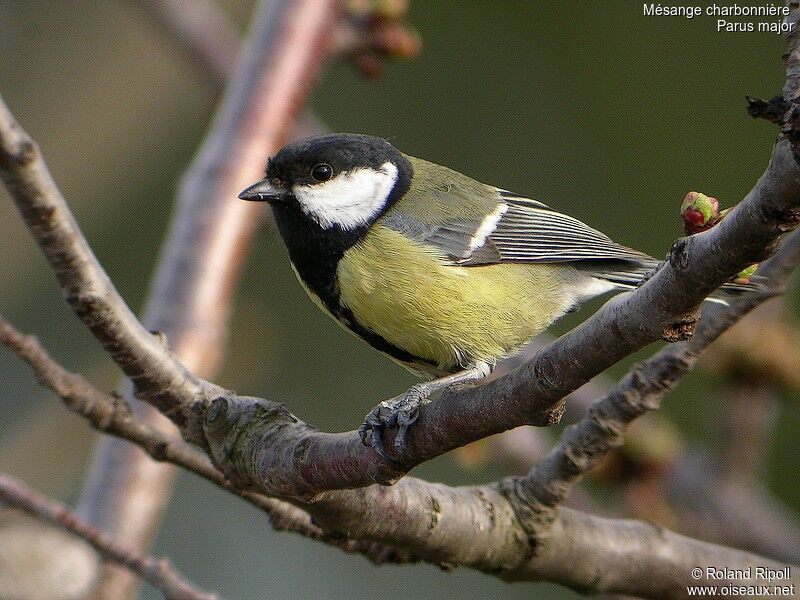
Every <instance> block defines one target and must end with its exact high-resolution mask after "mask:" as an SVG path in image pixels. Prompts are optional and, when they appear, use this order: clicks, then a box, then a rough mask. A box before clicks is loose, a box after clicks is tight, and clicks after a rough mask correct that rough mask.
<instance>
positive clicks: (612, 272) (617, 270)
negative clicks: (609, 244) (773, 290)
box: [587, 259, 759, 305]
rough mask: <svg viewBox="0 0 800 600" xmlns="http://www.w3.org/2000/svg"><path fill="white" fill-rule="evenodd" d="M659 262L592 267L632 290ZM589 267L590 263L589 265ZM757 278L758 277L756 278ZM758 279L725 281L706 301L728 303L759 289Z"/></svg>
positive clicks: (601, 276)
mask: <svg viewBox="0 0 800 600" xmlns="http://www.w3.org/2000/svg"><path fill="white" fill-rule="evenodd" d="M659 264H660V263H659V262H658V261H657V260H655V259H653V260H652V262H650V261H642V262H636V263H634V262H627V261H626V262H614V263H611V262H608V263H601V264H594V265H592V267H591V269H590V270H591V271H592V275H593V276H594V277H597V278H598V279H602V280H604V281H607V282H609V283H611V284H613V285H614V286H615V287H616V288H618V289H620V290H632V289H634V288H636V287H638V286H640V285H641V284H642V283H643V282H644V281H645V280H646V279H647V278H648V277H650V276H651V275H652V274H653V273H655V270H656V268H657V267H658V266H659ZM587 268H589V265H587ZM754 279H756V278H754ZM758 287H759V284H758V283H757V281H754V282H748V283H734V282H728V283H723V284H722V285H721V286H720V287H719V288H718V289H717V290H716V291H714V292H713V293H712V294H711V295H710V296H709V297H708V298H706V301H708V302H718V303H720V304H726V305H727V304H728V301H729V300H731V299H732V298H735V297H736V296H740V295H741V294H744V293H747V292H750V291H753V290H755V289H758Z"/></svg>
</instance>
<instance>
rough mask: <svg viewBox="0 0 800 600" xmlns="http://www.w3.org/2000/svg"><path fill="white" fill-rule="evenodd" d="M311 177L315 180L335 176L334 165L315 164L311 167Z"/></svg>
mask: <svg viewBox="0 0 800 600" xmlns="http://www.w3.org/2000/svg"><path fill="white" fill-rule="evenodd" d="M311 177H312V178H313V179H314V181H328V179H330V178H331V177H333V167H331V166H330V165H329V164H328V163H319V164H318V165H314V168H313V169H311Z"/></svg>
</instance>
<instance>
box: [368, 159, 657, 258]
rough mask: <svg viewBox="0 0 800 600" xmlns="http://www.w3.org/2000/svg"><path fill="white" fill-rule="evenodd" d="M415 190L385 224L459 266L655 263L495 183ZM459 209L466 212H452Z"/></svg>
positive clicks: (646, 256) (585, 226)
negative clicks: (454, 205) (454, 216)
mask: <svg viewBox="0 0 800 600" xmlns="http://www.w3.org/2000/svg"><path fill="white" fill-rule="evenodd" d="M458 175H460V174H458ZM461 177H463V175H461ZM472 183H477V182H472ZM478 186H480V187H478ZM462 190H463V191H462ZM412 194H413V197H412V198H411V199H410V200H411V202H410V203H406V202H404V203H401V205H400V206H404V208H400V206H398V207H397V208H395V209H392V210H391V211H390V212H389V213H387V215H386V216H385V217H384V222H385V223H386V224H387V225H388V226H389V227H392V228H393V229H397V230H398V231H401V232H403V233H404V234H405V235H408V236H409V237H411V238H413V239H416V240H418V241H421V242H424V243H426V244H430V245H432V246H434V247H435V248H437V249H438V250H440V251H441V252H442V253H443V254H444V255H446V256H447V257H448V258H449V259H450V260H452V261H453V263H454V264H458V265H463V266H472V265H486V264H495V263H501V262H526V263H556V262H583V261H592V262H595V261H609V260H611V261H616V260H623V261H630V262H634V263H639V264H642V265H649V266H652V265H653V264H655V260H654V259H653V258H652V257H650V256H648V255H647V254H644V253H642V252H638V251H636V250H633V249H632V248H627V247H626V246H623V245H621V244H617V243H616V242H614V241H613V240H611V239H610V238H609V237H608V236H606V235H605V234H603V233H601V232H599V231H597V230H596V229H592V228H591V227H589V226H588V225H586V224H584V223H582V222H581V221H579V220H578V219H575V218H573V217H570V216H569V215H565V214H562V213H559V212H556V211H555V210H553V209H551V208H550V207H548V206H547V205H546V204H543V203H541V202H537V201H536V200H531V199H529V198H524V197H522V196H518V195H516V194H513V193H511V192H507V191H504V190H499V189H497V188H493V187H491V186H484V185H483V184H477V186H475V185H471V186H470V188H469V189H464V186H461V185H456V186H453V187H452V188H448V189H447V190H446V191H441V190H438V191H437V190H413V191H412ZM476 195H477V196H479V197H476ZM444 202H448V203H455V202H458V203H459V209H458V210H457V211H454V210H446V209H445V208H444V206H443V203H444ZM437 206H438V207H439V208H436V207H437ZM421 207H424V208H421ZM465 207H466V208H465ZM454 212H457V213H458V214H461V215H464V216H463V217H460V218H459V219H452V218H449V217H448V216H447V215H452V214H453V213H454Z"/></svg>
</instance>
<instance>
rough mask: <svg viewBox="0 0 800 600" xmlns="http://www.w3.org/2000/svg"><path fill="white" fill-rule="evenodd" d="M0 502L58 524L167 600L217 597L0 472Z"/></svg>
mask: <svg viewBox="0 0 800 600" xmlns="http://www.w3.org/2000/svg"><path fill="white" fill-rule="evenodd" d="M0 503H2V504H5V505H7V506H11V507H13V508H16V509H19V510H21V511H23V512H25V513H27V514H29V515H31V516H32V517H35V518H37V519H40V520H42V521H44V522H46V523H50V524H51V525H54V526H56V527H60V528H62V529H65V530H66V531H69V532H71V533H73V534H74V535H76V536H78V537H80V538H81V539H83V540H85V541H86V542H88V543H89V544H90V545H91V546H92V547H93V548H94V549H95V550H96V551H97V552H98V553H99V554H100V556H102V558H103V559H104V560H106V561H109V562H112V563H115V564H117V565H120V566H123V567H125V568H126V569H129V570H130V571H131V572H133V573H136V574H137V575H138V576H139V577H141V578H142V579H144V580H145V581H147V582H148V583H150V584H151V585H152V586H154V587H155V588H157V589H158V590H160V591H161V592H162V593H163V594H164V598H167V599H169V600H217V598H218V597H217V596H216V594H209V593H206V592H203V591H200V590H199V589H197V588H196V587H195V586H194V585H192V584H191V583H190V582H188V581H187V580H186V579H185V578H184V577H183V576H182V575H180V574H179V573H178V572H177V571H176V570H175V568H174V567H173V566H172V565H171V564H170V563H169V561H167V560H164V559H161V560H156V559H155V558H152V557H150V556H147V555H144V554H140V553H139V552H138V551H137V550H135V549H133V548H128V547H126V546H123V545H121V544H119V543H118V542H117V541H116V540H114V539H113V538H111V537H110V536H108V535H106V534H105V533H103V532H102V531H100V530H99V529H97V528H95V527H93V526H92V525H91V524H89V523H87V522H86V521H83V520H82V519H80V518H79V517H78V516H77V515H76V514H75V513H73V512H72V511H70V510H69V509H68V508H67V507H65V506H63V505H61V504H59V503H57V502H55V501H53V500H51V499H49V498H46V497H45V496H42V495H41V494H39V493H37V492H35V491H34V490H32V489H30V488H28V487H27V486H25V485H23V484H22V483H21V482H19V481H17V480H15V479H14V478H12V477H10V476H9V475H6V474H4V473H0Z"/></svg>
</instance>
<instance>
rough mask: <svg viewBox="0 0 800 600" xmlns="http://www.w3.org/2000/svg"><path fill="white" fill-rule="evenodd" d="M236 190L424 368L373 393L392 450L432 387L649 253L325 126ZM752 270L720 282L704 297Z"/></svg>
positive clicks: (327, 295)
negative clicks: (391, 390)
mask: <svg viewBox="0 0 800 600" xmlns="http://www.w3.org/2000/svg"><path fill="white" fill-rule="evenodd" d="M239 198H241V199H243V200H250V201H263V202H267V203H269V204H270V206H271V208H272V212H273V215H274V221H275V223H276V225H277V228H278V230H279V232H280V235H281V237H282V239H283V241H284V243H285V245H286V247H287V249H288V254H289V259H290V262H291V265H292V268H293V269H294V272H295V274H296V275H297V278H298V279H299V281H300V283H301V284H302V285H303V287H304V288H305V290H306V292H307V293H308V295H309V296H310V297H311V299H312V300H313V301H314V302H315V303H316V304H317V306H319V307H320V308H321V309H322V310H323V311H324V312H326V313H327V314H329V315H330V316H332V317H333V318H334V319H336V321H337V322H338V323H339V324H341V325H342V326H344V327H345V328H346V329H347V330H349V331H350V332H352V333H354V334H355V335H357V336H358V337H360V338H362V339H363V340H365V341H366V342H367V343H369V344H370V345H371V346H372V347H373V348H375V349H377V350H378V351H380V352H382V353H383V354H385V355H387V356H388V357H389V358H391V359H392V360H394V361H395V362H397V363H399V364H400V365H402V366H404V367H405V368H407V369H408V370H410V371H412V372H413V373H415V374H416V375H417V376H419V377H420V378H425V379H427V380H425V381H421V382H420V383H417V384H415V385H413V386H412V387H411V388H410V389H409V390H407V391H406V392H405V393H403V394H401V395H399V396H397V397H395V398H393V399H391V400H387V401H384V402H382V403H381V404H379V405H378V406H376V407H375V408H374V409H373V410H372V411H371V412H370V413H369V414H368V415H367V417H366V418H365V420H364V422H363V424H362V425H361V427H360V428H359V434H360V436H361V438H362V441H363V442H364V443H365V444H368V445H371V446H372V447H373V448H374V449H375V450H376V451H377V452H379V453H380V454H381V455H382V456H384V457H387V456H388V454H387V452H386V448H385V447H384V444H383V440H382V434H383V432H384V431H386V430H387V429H388V428H392V427H397V433H396V435H395V439H394V451H395V453H398V454H402V452H404V451H405V448H406V438H407V435H408V431H409V428H410V427H411V426H412V425H413V423H414V422H415V421H416V419H417V417H418V415H419V408H420V407H421V406H422V405H424V404H425V403H427V402H428V401H430V398H431V395H433V394H435V393H437V392H440V391H442V390H444V389H447V388H449V387H452V386H464V385H477V384H478V383H479V382H480V381H481V380H483V379H484V378H486V377H487V376H488V375H489V374H490V373H491V372H492V369H493V368H494V366H495V365H496V364H497V363H498V362H499V361H501V360H503V359H505V358H507V357H509V356H512V355H513V354H515V353H517V352H518V351H519V350H520V349H521V348H522V347H523V346H524V345H525V344H527V343H528V342H529V341H530V340H531V339H532V338H533V337H534V336H536V335H537V334H539V333H540V332H542V331H543V330H545V329H546V328H547V327H548V326H550V325H551V324H552V323H553V322H554V321H556V320H557V319H558V318H559V317H561V316H563V315H564V314H566V313H568V312H571V311H572V310H574V309H576V307H578V306H579V305H580V304H581V303H583V302H585V301H586V300H588V299H590V298H594V297H596V296H600V295H603V294H608V293H612V292H622V291H626V290H631V289H633V288H635V287H637V286H638V285H640V284H641V283H642V281H643V280H644V279H645V278H646V277H647V276H648V275H649V274H651V273H652V272H653V271H654V270H655V269H656V268H657V267H658V266H659V264H660V263H659V261H657V260H656V259H655V258H653V257H652V256H649V255H648V254H645V253H643V252H639V251H638V250H634V249H632V248H629V247H627V246H623V245H621V244H618V243H617V242H614V241H612V240H611V239H610V238H609V237H608V236H606V235H605V234H603V233H601V232H599V231H597V230H596V229H593V228H591V227H589V226H588V225H586V224H584V223H582V222H581V221H579V220H578V219H576V218H574V217H571V216H569V215H567V214H564V213H561V212H558V211H556V210H554V209H553V208H550V207H549V206H548V205H546V204H544V203H542V202H539V201H538V200H533V199H531V198H527V197H525V196H524V195H519V194H515V193H513V192H510V191H508V190H505V189H502V188H498V187H494V186H492V185H488V184H484V183H480V182H478V181H476V180H475V179H472V178H471V177H468V176H466V175H463V174H461V173H459V172H458V171H455V170H452V169H450V168H447V167H445V166H441V165H438V164H436V163H433V162H429V161H426V160H422V159H419V158H415V157H413V156H409V155H406V154H404V153H402V152H401V151H399V150H397V149H396V148H395V147H394V146H393V145H392V144H390V143H389V142H388V141H386V140H384V139H382V138H378V137H373V136H369V135H363V134H349V133H333V134H324V135H318V136H312V137H308V138H304V139H301V140H298V141H295V142H292V143H290V144H288V145H286V146H284V147H283V148H281V149H280V150H279V151H278V152H276V153H275V154H274V155H273V156H272V157H270V158H269V159H268V161H267V165H266V172H265V176H264V178H263V179H261V180H260V181H258V182H256V183H254V184H253V185H251V186H250V187H248V188H247V189H245V190H244V191H242V192H241V193H240V194H239ZM751 286H752V284H738V283H726V284H723V286H722V287H721V288H720V289H719V290H718V291H717V292H715V294H712V297H711V299H716V300H719V301H722V302H725V298H726V297H728V296H730V295H732V294H737V293H741V292H742V291H744V290H747V289H749V288H750V287H751Z"/></svg>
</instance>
